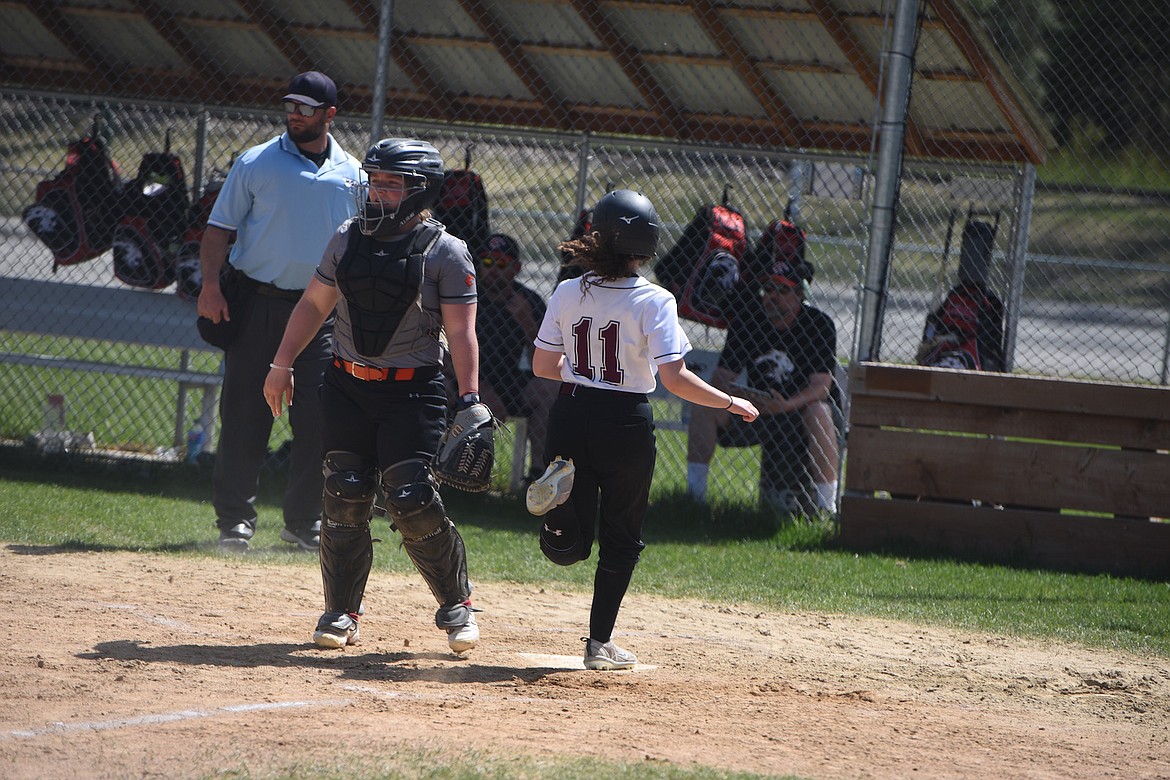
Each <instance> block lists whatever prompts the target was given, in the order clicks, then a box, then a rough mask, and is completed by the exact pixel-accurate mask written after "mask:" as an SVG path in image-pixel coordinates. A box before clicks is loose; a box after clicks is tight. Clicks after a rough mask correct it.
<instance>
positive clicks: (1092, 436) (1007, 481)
mask: <svg viewBox="0 0 1170 780" xmlns="http://www.w3.org/2000/svg"><path fill="white" fill-rule="evenodd" d="M850 397H851V409H850V416H849V422H850V427H849V438H848V457H847V460H846V467H845V495H844V498H843V499H842V504H841V541H842V543H843V544H844V545H845V546H847V547H849V548H852V549H877V548H887V549H888V548H895V547H912V548H913V549H916V550H921V551H930V552H932V553H939V554H944V555H955V556H959V557H964V558H978V559H983V560H993V561H998V562H1005V563H1013V564H1022V565H1029V566H1039V567H1046V568H1054V569H1062V570H1077V571H1094V572H1111V573H1114V574H1119V575H1133V576H1140V577H1154V578H1170V522H1165V521H1163V520H1161V519H1159V518H1165V517H1170V455H1168V454H1167V451H1166V450H1167V448H1170V388H1164V387H1151V386H1138V385H1122V384H1110V383H1104V382H1082V381H1071V380H1063V379H1047V378H1039V377H1026V376H1015V375H1010V374H991V373H979V372H972V371H957V370H948V369H932V368H920V367H916V366H895V365H885V364H876V363H859V364H856V365H855V368H854V369H853V370H851V371H850Z"/></svg>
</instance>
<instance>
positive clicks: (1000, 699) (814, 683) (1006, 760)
mask: <svg viewBox="0 0 1170 780" xmlns="http://www.w3.org/2000/svg"><path fill="white" fill-rule="evenodd" d="M319 593H320V584H319V580H318V577H317V574H316V572H315V570H313V569H311V568H305V567H296V566H268V567H265V566H262V565H257V564H255V563H252V562H249V561H248V560H247V559H236V558H224V559H222V560H221V559H215V560H196V559H188V558H180V557H172V556H162V555H151V554H145V555H139V554H132V553H73V552H61V551H58V550H53V549H45V548H21V547H15V546H11V547H8V548H7V549H3V550H0V611H2V617H3V620H4V624H5V625H7V626H8V627H9V629H8V630H9V641H7V642H5V643H4V645H3V647H2V648H0V691H3V701H4V706H3V707H0V767H3V768H2V769H0V775H2V776H4V777H8V778H13V779H14V780H15V779H17V778H47V777H68V778H87V777H167V778H172V777H174V778H177V777H203V776H213V775H217V774H222V773H229V772H237V773H241V774H246V775H252V776H257V775H258V776H270V775H275V774H279V773H281V772H290V771H291V772H293V773H294V774H298V775H303V774H308V771H307V769H308V768H311V767H313V766H327V767H329V768H330V770H331V771H336V770H337V769H338V767H337V764H336V763H335V761H334V760H333V757H338V756H351V757H353V756H358V757H363V756H366V757H368V756H385V755H387V754H389V753H391V752H392V751H393V750H394V749H395V748H398V747H406V748H422V749H428V750H436V751H439V752H440V754H441V755H447V754H449V753H450V751H451V747H452V746H458V745H466V746H470V747H472V748H475V749H477V750H480V751H484V752H485V753H487V754H490V755H503V756H509V755H515V756H525V755H551V754H555V753H565V754H569V755H582V756H594V757H598V758H603V759H608V760H614V761H628V762H642V761H653V762H662V763H667V764H672V765H678V766H682V767H688V766H699V765H701V766H709V767H719V768H724V769H735V770H741V771H748V772H756V773H760V774H777V775H783V774H795V775H799V776H802V777H808V778H891V779H892V778H906V777H922V778H927V777H929V778H942V777H962V778H969V777H979V778H1086V780H1088V779H1089V778H1093V779H1094V780H1096V779H1099V778H1125V779H1126V780H1132V779H1133V778H1170V669H1168V668H1167V667H1168V665H1167V663H1166V662H1165V660H1164V659H1156V658H1151V659H1146V658H1141V657H1137V656H1133V655H1125V654H1120V653H1111V652H1104V651H1093V650H1085V649H1081V648H1077V647H1065V646H1056V645H1052V644H1042V643H1038V642H1031V641H1022V640H1017V639H1009V638H1005V637H1000V636H984V635H976V634H964V633H960V632H956V631H949V630H943V629H937V628H925V627H920V626H914V625H910V624H905V623H898V622H895V621H889V620H873V619H861V618H853V617H844V616H838V615H818V614H807V613H760V612H759V611H758V610H755V609H751V608H743V607H739V606H727V605H718V604H709V603H701V602H693V601H674V600H669V601H668V600H664V599H657V598H651V597H646V596H639V595H631V596H630V597H628V599H627V601H626V605H625V607H624V608H623V613H622V616H621V618H620V620H619V630H620V633H619V639H620V640H621V642H622V643H623V644H624V645H626V646H628V647H629V648H630V649H631V650H633V651H635V652H636V653H637V654H638V656H639V657H640V658H641V659H642V660H643V661H644V663H645V665H644V666H641V667H639V668H638V669H636V670H634V671H632V672H618V673H602V672H587V671H585V670H584V669H582V668H581V664H580V649H581V643H580V642H579V641H578V636H580V634H581V632H582V627H583V626H584V625H585V624H586V617H587V615H586V610H587V607H588V598H587V597H584V596H582V595H580V594H575V595H571V596H570V595H568V594H563V593H560V592H554V591H545V590H541V589H540V588H538V587H533V586H517V585H510V584H493V583H481V584H479V585H478V587H477V590H476V603H477V605H478V606H481V607H482V608H483V609H484V610H485V611H484V612H483V613H482V614H481V615H480V625H481V630H482V639H481V645H480V647H479V648H477V649H475V650H474V651H472V652H471V653H470V654H468V656H467V657H466V658H460V657H457V656H454V655H452V654H451V653H449V652H448V651H447V647H446V642H445V637H444V636H443V634H441V633H440V632H439V631H438V630H436V629H435V628H434V627H433V626H432V625H431V623H430V621H431V617H432V614H433V607H434V605H433V603H432V601H431V597H430V594H429V592H427V590H426V588H425V587H424V586H423V585H422V584H421V582H420V581H418V579H417V578H410V577H403V576H399V575H389V574H381V573H376V574H375V575H374V576H373V577H372V578H371V583H370V587H369V589H368V591H367V593H368V596H367V607H368V614H367V615H366V617H365V619H364V620H363V628H362V634H363V641H362V643H361V644H360V645H358V646H357V647H351V648H348V649H347V650H345V651H322V650H317V649H314V648H312V647H311V646H310V644H309V643H308V642H307V640H308V634H309V632H310V630H311V628H312V626H313V624H314V622H315V620H316V617H317V615H318V609H319V603H320V595H319ZM24 639H27V641H22V640H24ZM322 757H329V759H328V760H323V758H322ZM359 765H360V764H359Z"/></svg>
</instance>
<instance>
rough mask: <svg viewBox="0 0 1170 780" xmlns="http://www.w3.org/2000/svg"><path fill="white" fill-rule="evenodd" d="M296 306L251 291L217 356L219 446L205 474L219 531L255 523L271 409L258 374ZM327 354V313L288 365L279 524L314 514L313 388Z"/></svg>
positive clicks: (317, 416) (317, 494)
mask: <svg viewBox="0 0 1170 780" xmlns="http://www.w3.org/2000/svg"><path fill="white" fill-rule="evenodd" d="M295 305H296V304H295V303H293V302H292V301H286V300H282V299H279V298H272V297H269V296H266V295H254V296H253V297H252V300H251V301H250V302H249V304H248V305H247V306H246V307H245V308H246V311H244V312H240V313H238V314H242V316H243V317H244V320H243V321H242V322H241V323H240V328H239V335H238V336H237V337H236V341H235V343H233V344H232V345H231V346H230V347H228V349H227V352H226V353H225V355H224V378H223V389H222V391H221V394H220V398H219V420H220V428H219V444H218V446H217V447H216V454H215V470H214V473H213V476H212V486H213V492H214V496H213V499H212V504H213V506H214V508H215V515H216V524H217V525H218V526H219V527H220V528H230V527H231V526H233V525H235V524H237V523H240V522H246V523H249V524H251V525H253V526H255V523H256V507H255V503H256V489H257V486H258V485H259V483H260V468H261V466H262V465H263V463H264V458H265V456H266V455H267V453H268V438H269V436H270V435H271V433H272V412H271V410H269V408H268V403H267V402H266V401H265V400H264V379H265V378H266V377H267V376H268V364H269V363H271V362H272V358H273V356H274V355H275V354H276V349H277V347H278V346H280V340H281V338H282V337H283V336H284V328H285V325H287V324H288V318H289V315H290V314H292V310H293V307H294V306H295ZM332 352H333V317H332V316H331V317H330V318H329V319H328V320H326V322H325V324H324V325H323V326H322V328H321V330H320V331H319V332H318V333H317V335H316V337H314V339H313V341H312V342H311V343H310V344H309V346H308V347H306V348H305V350H304V351H303V352H302V353H301V355H300V357H298V358H297V360H296V362H295V363H294V364H293V367H294V368H295V369H296V373H295V382H296V384H295V390H294V394H293V405H292V406H291V407H290V408H289V409H288V412H287V414H288V416H289V422H290V423H292V431H293V443H292V455H291V459H290V462H289V467H288V484H287V485H286V486H285V490H284V507H283V508H284V524H285V526H287V527H290V528H298V527H304V526H306V525H309V524H311V523H313V522H315V521H317V520H318V519H320V516H321V490H322V486H323V477H322V474H321V456H322V453H321V429H322V422H321V420H322V417H321V399H320V393H319V388H320V385H321V376H322V374H323V373H324V372H325V366H327V365H328V364H329V360H330V357H331V355H332Z"/></svg>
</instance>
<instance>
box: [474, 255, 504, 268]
mask: <svg viewBox="0 0 1170 780" xmlns="http://www.w3.org/2000/svg"><path fill="white" fill-rule="evenodd" d="M479 262H480V264H481V265H482V266H483V267H484V268H491V267H492V266H494V265H498V266H499V267H500V268H507V267H508V266H510V265H511V264H512V261H511V260H509V259H508V258H506V257H481V258H480V259H479Z"/></svg>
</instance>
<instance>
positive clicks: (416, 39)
mask: <svg viewBox="0 0 1170 780" xmlns="http://www.w3.org/2000/svg"><path fill="white" fill-rule="evenodd" d="M964 3H965V0H931V2H929V3H926V4H923V5H922V7H923V9H924V11H923V17H922V19H921V29H920V32H919V45H918V47H917V51H916V56H915V74H914V84H913V99H912V102H911V106H910V120H909V123H908V126H907V128H906V143H907V154H908V155H909V156H912V157H920V158H952V159H961V160H975V161H987V162H997V163H999V162H1007V163H1015V162H1024V161H1029V162H1032V163H1037V164H1039V163H1041V162H1042V161H1043V157H1044V150H1045V146H1046V145H1047V143H1048V140H1047V136H1046V135H1045V131H1044V130H1043V124H1042V122H1041V121H1039V115H1038V112H1037V111H1036V110H1035V108H1034V107H1033V106H1031V105H1030V103H1029V101H1028V99H1027V97H1026V96H1025V94H1024V93H1023V91H1022V90H1021V89H1020V88H1019V86H1018V85H1017V84H1016V83H1015V82H1014V80H1013V79H1012V77H1011V75H1010V74H1009V73H1008V71H1007V68H1006V67H1005V66H1004V64H1003V62H1002V61H1001V60H1000V59H999V57H998V55H997V53H996V51H995V49H994V47H993V46H992V45H991V44H990V43H989V41H988V40H987V39H986V37H985V36H984V35H983V34H982V33H981V31H980V29H979V26H978V24H977V23H976V22H975V21H974V18H973V17H972V16H971V15H970V13H969V12H968V11H967V10H966V8H965V6H964ZM381 5H382V3H381V2H380V0H59V1H49V0H0V66H2V67H0V73H2V74H3V75H2V76H0V83H2V84H3V85H4V86H7V87H17V88H26V89H37V90H50V91H62V92H70V93H80V94H88V95H95V96H113V97H125V98H139V99H142V98H149V99H160V100H166V101H181V102H184V103H191V102H197V103H205V104H208V105H214V106H257V105H260V106H272V105H273V104H274V103H275V102H276V101H275V99H274V95H279V94H280V90H281V89H282V88H283V87H284V85H285V84H286V83H287V81H288V78H289V76H290V75H292V74H293V73H296V72H298V71H302V70H322V71H325V72H327V73H329V74H330V75H331V76H333V78H334V79H335V80H336V81H337V83H338V87H339V89H340V93H341V102H342V110H343V111H344V112H345V113H347V114H349V115H351V116H353V115H369V113H370V112H371V108H372V107H373V106H374V105H376V102H377V101H376V100H375V97H374V94H373V92H374V83H375V72H376V68H375V64H376V62H377V54H378V31H379V20H378V14H379V9H380V7H381ZM391 5H392V8H393V13H394V24H393V29H392V33H391V47H390V49H391V51H390V58H389V59H390V61H389V62H388V64H387V79H386V84H387V90H386V96H385V98H386V102H385V104H386V111H387V115H388V116H392V117H397V118H403V119H405V118H413V119H421V120H428V121H444V122H455V123H460V124H474V125H484V124H487V125H506V126H514V127H525V128H540V129H551V130H562V131H584V130H589V131H591V132H594V133H599V134H632V135H639V136H648V137H653V138H658V139H668V140H676V141H680V142H686V143H694V144H718V145H722V146H747V147H764V148H784V149H801V150H808V151H824V152H849V153H854V154H856V153H864V152H868V151H869V150H870V149H872V148H874V139H873V128H874V126H875V124H876V118H877V116H878V104H877V94H878V90H879V88H880V80H881V71H882V61H881V56H880V53H881V51H882V48H883V42H884V41H885V40H886V38H887V37H888V35H889V32H890V31H889V27H890V20H888V19H887V18H886V17H885V16H884V15H883V13H885V12H887V11H889V10H890V9H892V8H893V5H894V4H893V3H892V2H888V0H783V1H782V2H774V1H773V0H726V1H724V0H678V1H671V0H605V1H603V2H594V1H593V0H393V2H392V4H391Z"/></svg>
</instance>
